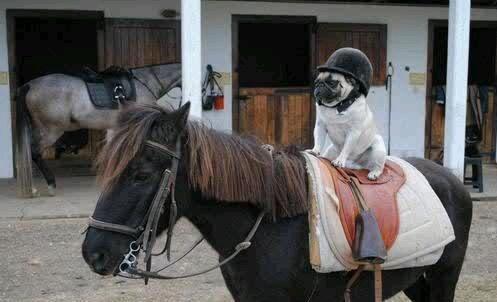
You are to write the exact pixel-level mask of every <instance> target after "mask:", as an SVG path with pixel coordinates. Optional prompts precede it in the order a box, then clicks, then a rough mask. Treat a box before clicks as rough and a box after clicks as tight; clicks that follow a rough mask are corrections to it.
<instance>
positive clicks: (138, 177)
mask: <svg viewBox="0 0 497 302" xmlns="http://www.w3.org/2000/svg"><path fill="white" fill-rule="evenodd" d="M147 179H148V174H146V173H137V174H136V175H135V181H136V182H144V181H146V180H147Z"/></svg>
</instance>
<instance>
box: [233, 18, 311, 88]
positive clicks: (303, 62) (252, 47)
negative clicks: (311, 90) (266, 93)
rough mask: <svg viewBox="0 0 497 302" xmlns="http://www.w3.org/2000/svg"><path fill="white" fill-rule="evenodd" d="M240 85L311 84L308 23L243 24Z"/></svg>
mask: <svg viewBox="0 0 497 302" xmlns="http://www.w3.org/2000/svg"><path fill="white" fill-rule="evenodd" d="M238 34H239V36H240V37H241V39H239V41H238V49H239V52H238V53H239V62H238V64H239V65H238V72H239V73H240V87H279V86H288V87H294V86H309V72H310V63H311V62H310V60H309V57H310V49H309V43H310V36H309V28H308V25H307V24H288V23H240V24H239V32H238Z"/></svg>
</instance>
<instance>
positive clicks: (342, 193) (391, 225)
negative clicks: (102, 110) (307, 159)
mask: <svg viewBox="0 0 497 302" xmlns="http://www.w3.org/2000/svg"><path fill="white" fill-rule="evenodd" d="M321 160H322V161H323V162H324V163H325V164H326V167H327V168H328V171H329V173H330V174H331V176H332V178H333V185H334V186H335V191H336V193H337V196H338V199H339V200H340V205H341V206H340V208H339V214H340V221H341V222H342V226H343V229H344V232H345V236H346V238H347V241H348V243H349V245H350V246H351V247H353V245H354V239H355V237H356V217H357V216H358V215H360V213H361V211H360V209H359V207H358V206H357V202H356V200H355V197H354V193H353V192H352V189H351V186H350V182H351V179H350V177H356V178H357V179H358V184H359V189H360V190H361V193H362V195H363V197H364V200H365V202H366V203H367V205H368V207H369V208H370V209H371V211H372V213H373V214H374V216H375V218H376V220H377V223H378V226H379V229H380V232H381V237H382V238H383V241H384V243H385V247H386V248H387V250H388V249H390V247H392V245H393V243H394V242H395V239H396V238H397V234H398V232H399V212H398V208H397V198H396V197H397V192H398V191H399V189H400V187H401V186H402V185H403V184H404V183H405V180H406V179H405V175H404V172H403V171H402V168H401V167H400V166H399V165H397V164H396V163H394V162H392V161H387V163H386V164H385V168H384V171H383V174H382V176H380V178H379V179H378V180H376V181H371V180H369V179H368V178H367V173H368V171H367V170H350V169H341V168H336V167H334V166H333V165H332V164H331V162H329V161H328V160H326V159H321Z"/></svg>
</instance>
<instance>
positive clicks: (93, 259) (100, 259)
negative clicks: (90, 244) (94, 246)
mask: <svg viewBox="0 0 497 302" xmlns="http://www.w3.org/2000/svg"><path fill="white" fill-rule="evenodd" d="M107 259H108V257H107V256H106V255H105V254H104V253H100V252H95V253H92V254H91V255H90V257H89V259H88V260H89V262H90V265H91V267H92V268H93V269H94V270H95V272H97V273H104V272H105V271H106V270H105V265H106V264H107Z"/></svg>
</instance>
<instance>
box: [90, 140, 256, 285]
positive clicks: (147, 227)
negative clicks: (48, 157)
mask: <svg viewBox="0 0 497 302" xmlns="http://www.w3.org/2000/svg"><path fill="white" fill-rule="evenodd" d="M145 146H147V147H151V148H153V149H155V150H157V151H159V152H161V153H163V154H164V155H166V156H169V157H171V158H172V165H171V168H170V169H167V168H166V169H165V170H164V172H163V173H162V178H161V181H160V184H159V188H158V190H157V192H156V193H155V196H154V199H153V201H152V204H151V205H150V207H149V209H148V211H147V214H146V215H145V216H144V218H143V220H142V222H141V223H140V224H139V225H138V226H137V227H136V228H132V227H129V226H127V225H122V224H114V223H109V222H105V221H100V220H97V219H95V218H93V217H90V218H89V221H88V227H93V228H96V229H100V230H104V231H110V232H114V233H120V234H124V235H127V236H130V237H132V238H134V241H132V242H131V243H130V246H129V252H128V253H127V254H126V255H124V259H123V261H122V262H121V264H120V265H119V273H120V274H119V275H120V276H122V277H128V278H129V277H130V276H131V278H136V279H138V278H144V280H145V284H147V283H148V279H149V278H153V279H182V278H188V277H192V276H197V275H201V274H204V273H207V272H210V271H212V270H214V269H216V268H219V267H221V266H223V265H224V264H226V263H228V262H229V261H231V260H232V259H233V258H235V257H236V256H237V255H238V254H239V253H240V252H241V251H243V250H245V249H247V248H249V247H250V245H251V240H252V238H253V236H254V235H255V233H256V231H257V229H258V228H259V225H260V223H261V221H262V218H263V217H264V214H265V213H264V211H262V212H261V213H260V214H259V216H258V217H257V219H256V222H255V224H254V226H253V227H252V229H251V230H250V232H249V234H248V235H247V237H246V238H245V239H244V240H243V241H242V242H240V243H239V244H238V245H237V246H236V247H235V251H234V252H233V253H232V254H231V255H230V256H228V257H227V258H226V259H225V260H223V261H222V262H220V263H218V264H217V265H214V266H213V267H211V268H208V269H205V270H202V271H199V272H195V273H192V274H186V275H180V276H164V275H159V274H158V272H160V271H162V270H164V269H166V268H168V267H170V266H171V265H173V264H175V263H176V262H178V261H179V260H181V259H183V258H184V257H185V256H186V255H188V254H189V253H190V252H191V251H193V249H194V248H195V247H196V246H198V245H199V244H200V243H201V242H202V240H203V238H200V239H199V240H197V241H196V242H195V243H194V245H193V246H192V247H191V248H190V249H189V250H188V251H187V252H186V253H185V254H183V255H182V256H181V257H179V258H178V259H176V260H174V261H172V262H170V263H169V264H168V265H166V266H165V267H163V268H161V269H159V270H156V271H154V272H151V271H150V269H151V266H152V256H158V255H161V254H164V253H166V257H167V259H168V260H170V254H171V242H172V237H173V229H174V226H175V224H176V219H177V216H178V208H177V204H176V199H175V197H174V191H175V190H174V188H175V183H176V176H177V173H178V165H179V161H180V159H181V140H180V139H179V138H178V140H177V141H176V150H175V151H171V150H170V149H169V148H168V147H166V146H164V145H162V144H159V143H157V142H153V141H150V140H147V141H146V142H145ZM169 195H171V203H170V205H169V226H168V228H167V240H166V244H165V246H164V249H163V250H162V251H161V252H160V253H159V254H152V249H153V247H154V245H155V242H156V239H157V226H158V223H159V219H160V217H161V215H162V213H163V210H164V207H165V202H166V199H167V197H168V196H169ZM140 250H142V251H143V252H144V253H145V257H144V263H146V270H145V271H144V270H141V269H139V268H138V261H137V255H138V253H139V252H140ZM122 274H127V275H128V276H126V275H122Z"/></svg>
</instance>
